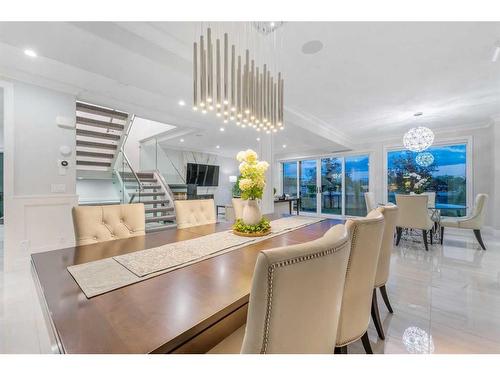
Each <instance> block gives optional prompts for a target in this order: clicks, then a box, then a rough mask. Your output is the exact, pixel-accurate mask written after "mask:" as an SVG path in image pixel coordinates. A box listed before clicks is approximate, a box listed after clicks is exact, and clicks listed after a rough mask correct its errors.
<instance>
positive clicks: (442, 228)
mask: <svg viewBox="0 0 500 375" xmlns="http://www.w3.org/2000/svg"><path fill="white" fill-rule="evenodd" d="M443 240H444V227H441V245H442V244H443Z"/></svg>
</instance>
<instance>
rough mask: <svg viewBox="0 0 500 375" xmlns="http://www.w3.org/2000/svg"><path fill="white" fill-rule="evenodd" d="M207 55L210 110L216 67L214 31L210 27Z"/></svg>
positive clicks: (211, 107)
mask: <svg viewBox="0 0 500 375" xmlns="http://www.w3.org/2000/svg"><path fill="white" fill-rule="evenodd" d="M207 55H208V72H207V77H208V80H207V81H208V95H207V102H208V103H209V109H213V106H212V101H213V97H214V88H213V84H214V66H213V61H214V60H213V57H214V56H213V47H212V29H211V28H210V27H209V28H208V29H207Z"/></svg>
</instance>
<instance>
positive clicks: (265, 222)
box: [233, 217, 271, 233]
mask: <svg viewBox="0 0 500 375" xmlns="http://www.w3.org/2000/svg"><path fill="white" fill-rule="evenodd" d="M233 229H234V230H236V231H238V232H241V233H262V232H267V231H268V230H270V229H271V223H270V222H269V219H266V218H265V217H263V218H262V219H260V221H259V222H258V223H257V224H255V225H248V224H245V223H244V222H243V220H242V219H237V220H236V222H235V223H234V225H233Z"/></svg>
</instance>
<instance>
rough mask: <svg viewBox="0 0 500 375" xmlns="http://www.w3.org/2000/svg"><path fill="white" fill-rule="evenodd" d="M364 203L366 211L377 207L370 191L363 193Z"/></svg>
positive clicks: (373, 195)
mask: <svg viewBox="0 0 500 375" xmlns="http://www.w3.org/2000/svg"><path fill="white" fill-rule="evenodd" d="M365 204H366V212H367V213H368V212H370V211H371V210H374V209H376V208H377V203H376V202H375V194H374V193H373V192H371V191H369V192H366V193H365Z"/></svg>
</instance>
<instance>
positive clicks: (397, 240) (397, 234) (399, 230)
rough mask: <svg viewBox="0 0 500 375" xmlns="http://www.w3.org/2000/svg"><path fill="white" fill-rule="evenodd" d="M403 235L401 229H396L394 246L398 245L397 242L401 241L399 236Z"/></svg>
mask: <svg viewBox="0 0 500 375" xmlns="http://www.w3.org/2000/svg"><path fill="white" fill-rule="evenodd" d="M402 233H403V228H400V227H397V228H396V246H398V245H399V241H401V234H402Z"/></svg>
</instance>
